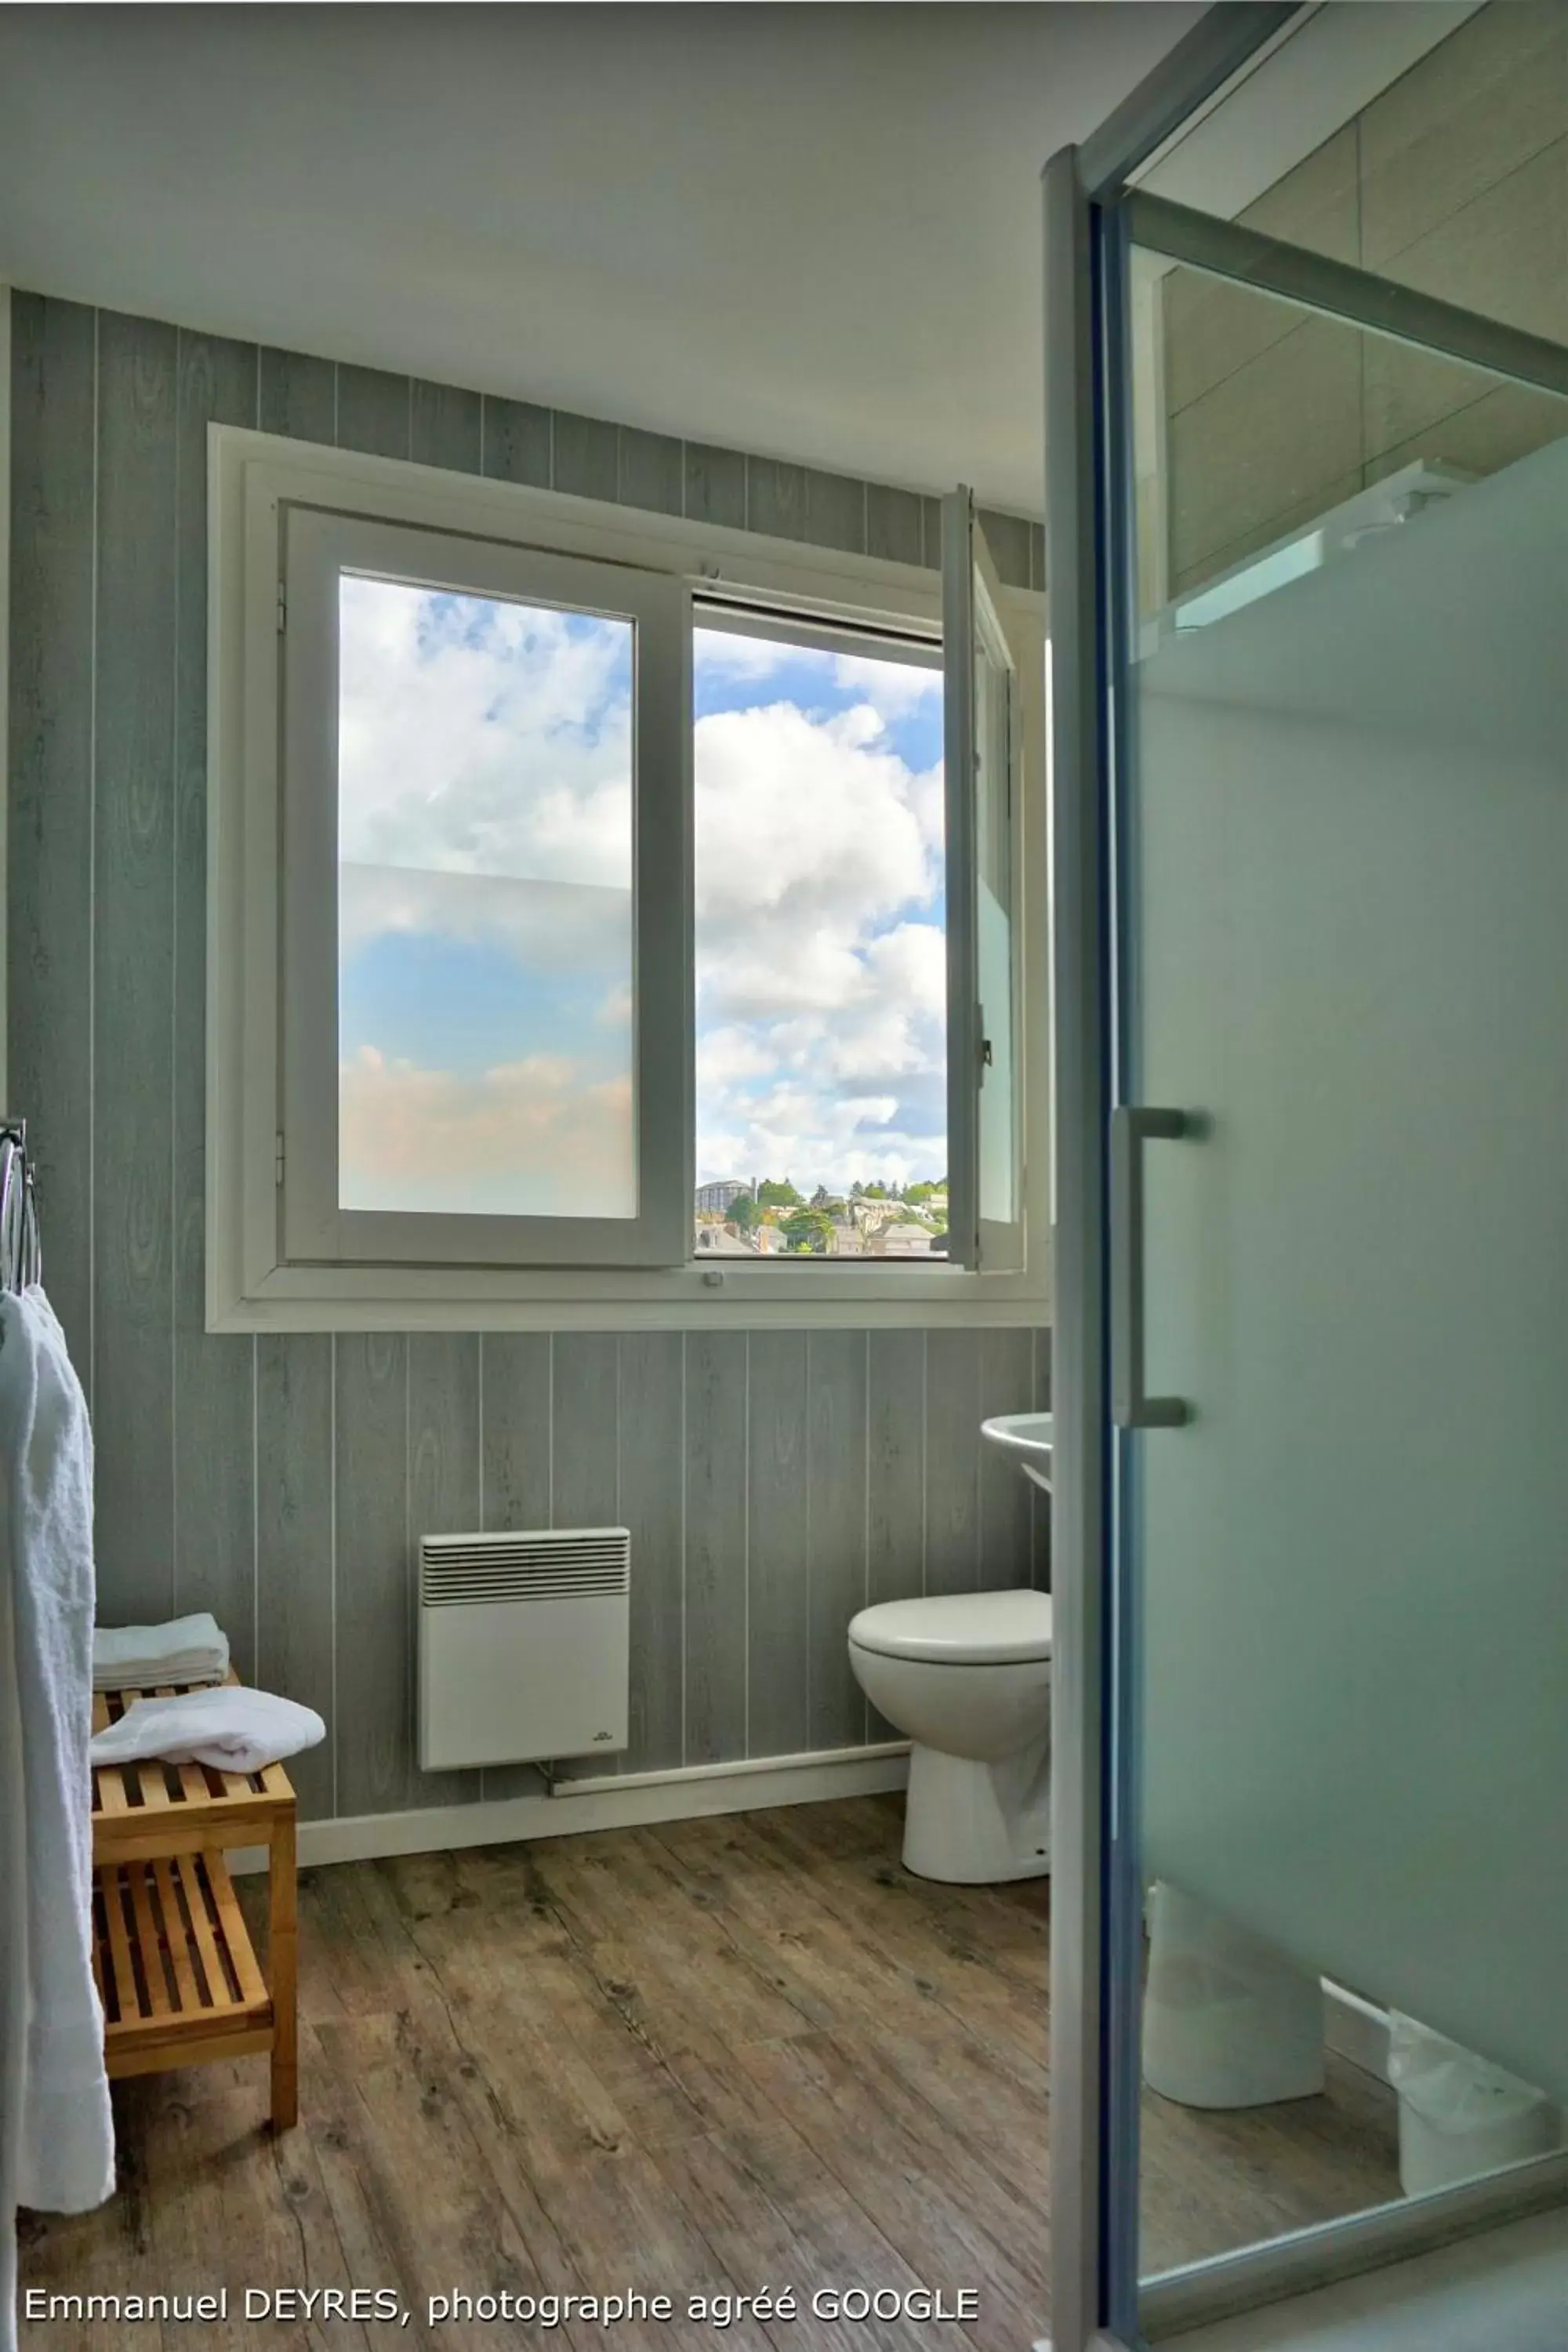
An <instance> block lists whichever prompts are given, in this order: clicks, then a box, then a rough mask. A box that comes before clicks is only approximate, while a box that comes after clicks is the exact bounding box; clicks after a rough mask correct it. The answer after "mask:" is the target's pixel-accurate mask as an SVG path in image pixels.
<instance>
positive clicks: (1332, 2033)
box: [1323, 1977, 1388, 2083]
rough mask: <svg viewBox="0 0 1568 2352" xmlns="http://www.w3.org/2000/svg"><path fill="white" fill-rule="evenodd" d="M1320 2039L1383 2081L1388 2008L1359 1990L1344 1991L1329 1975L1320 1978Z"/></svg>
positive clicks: (1386, 2053)
mask: <svg viewBox="0 0 1568 2352" xmlns="http://www.w3.org/2000/svg"><path fill="white" fill-rule="evenodd" d="M1323 2007H1324V2014H1325V2024H1324V2028H1323V2040H1324V2042H1325V2043H1326V2045H1327V2046H1328V2048H1329V2049H1331V2050H1333V2051H1337V2052H1338V2053H1339V2055H1340V2056H1341V2057H1342V2058H1348V2059H1349V2060H1350V2062H1351V2064H1352V2066H1359V2067H1361V2069H1362V2070H1363V2073H1364V2074H1375V2075H1376V2077H1377V2079H1378V2081H1379V2082H1380V2083H1386V2082H1387V2080H1388V2011H1386V2010H1385V2009H1379V2008H1378V2007H1377V2005H1376V2003H1375V2002H1374V2001H1370V2000H1363V1999H1362V1997H1361V1995H1360V1993H1358V1992H1347V1991H1346V1990H1345V1988H1344V1987H1343V1985H1337V1984H1334V1983H1333V1982H1332V1981H1331V1979H1329V1978H1328V1977H1325V1978H1324V1979H1323Z"/></svg>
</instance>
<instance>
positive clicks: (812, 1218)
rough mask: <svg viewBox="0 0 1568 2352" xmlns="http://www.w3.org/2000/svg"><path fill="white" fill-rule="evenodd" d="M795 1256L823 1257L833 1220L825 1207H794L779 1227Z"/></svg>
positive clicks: (830, 1235) (831, 1230)
mask: <svg viewBox="0 0 1568 2352" xmlns="http://www.w3.org/2000/svg"><path fill="white" fill-rule="evenodd" d="M779 1231H780V1233H782V1234H783V1235H784V1240H785V1241H786V1243H787V1244H789V1247H790V1248H791V1249H792V1250H793V1251H794V1252H795V1254H796V1255H797V1256H808V1257H825V1256H826V1254H827V1250H828V1246H829V1244H830V1243H831V1241H832V1238H833V1220H832V1218H831V1217H830V1216H829V1215H828V1213H827V1212H826V1209H805V1208H802V1209H796V1210H795V1213H794V1214H793V1215H792V1216H788V1217H785V1218H784V1222H783V1223H782V1224H781V1225H780V1227H779Z"/></svg>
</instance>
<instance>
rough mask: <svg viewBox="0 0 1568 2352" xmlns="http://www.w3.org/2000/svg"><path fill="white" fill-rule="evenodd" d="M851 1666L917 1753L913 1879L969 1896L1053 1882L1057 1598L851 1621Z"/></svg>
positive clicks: (911, 1820) (960, 1595) (945, 1602)
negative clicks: (947, 1884) (1002, 1884)
mask: <svg viewBox="0 0 1568 2352" xmlns="http://www.w3.org/2000/svg"><path fill="white" fill-rule="evenodd" d="M849 1663H850V1664H851V1666H852V1667H853V1668H854V1671H855V1678H856V1680H857V1681H858V1684H859V1685H860V1687H861V1689H862V1690H863V1691H864V1692H865V1694H866V1696H867V1697H868V1699H869V1700H870V1701H871V1703H872V1705H873V1706H877V1707H879V1708H880V1710H881V1712H882V1713H883V1714H884V1715H885V1716H886V1717H887V1718H888V1720H889V1723H891V1724H896V1725H897V1727H898V1728H899V1729H900V1731H902V1732H905V1733H907V1734H908V1736H909V1738H910V1740H912V1742H913V1743H914V1745H913V1748H912V1751H911V1753H910V1788H909V1798H908V1801H907V1805H906V1809H905V1814H904V1863H905V1866H906V1868H908V1869H910V1870H912V1871H913V1872H914V1873H915V1874H916V1875H917V1876H918V1877H921V1878H941V1879H946V1880H949V1881H951V1882H952V1883H954V1884H957V1885H966V1886H982V1885H992V1884H994V1882H996V1881H998V1880H1001V1879H1007V1878H1038V1877H1040V1876H1042V1875H1043V1874H1045V1873H1046V1872H1047V1871H1048V1870H1049V1868H1050V1866H1051V1843H1050V1798H1051V1601H1050V1595H1049V1594H1048V1593H1047V1592H1030V1591H1014V1592H953V1593H944V1594H942V1595H941V1596H939V1597H935V1598H933V1599H931V1600H929V1601H881V1602H879V1605H878V1606H877V1607H876V1608H874V1609H862V1610H861V1612H860V1613H859V1615H858V1617H854V1618H852V1619H851V1620H850V1624H849Z"/></svg>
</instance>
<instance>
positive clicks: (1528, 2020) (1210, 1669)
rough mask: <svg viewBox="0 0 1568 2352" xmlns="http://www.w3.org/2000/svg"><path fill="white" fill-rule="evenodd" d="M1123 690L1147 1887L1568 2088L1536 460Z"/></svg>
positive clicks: (1565, 1213)
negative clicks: (1169, 1407)
mask: <svg viewBox="0 0 1568 2352" xmlns="http://www.w3.org/2000/svg"><path fill="white" fill-rule="evenodd" d="M1265 584H1267V583H1265ZM1225 601H1226V600H1224V599H1221V600H1219V602H1220V604H1221V605H1222V606H1223V605H1224V604H1225ZM1211 609H1212V608H1211ZM1154 634H1155V633H1152V632H1151V633H1146V639H1147V642H1149V643H1150V644H1151V645H1152V639H1153V635H1154ZM1132 680H1133V690H1134V694H1135V698H1136V704H1137V726H1136V737H1137V741H1136V756H1135V761H1134V763H1133V766H1134V772H1133V776H1132V779H1131V784H1130V802H1129V810H1128V814H1129V816H1130V819H1131V828H1130V830H1131V902H1130V903H1131V908H1132V927H1133V934H1134V942H1133V944H1134V952H1133V957H1132V973H1133V997H1132V1014H1131V1020H1132V1040H1131V1044H1132V1053H1131V1071H1132V1076H1133V1085H1134V1088H1135V1091H1134V1093H1133V1097H1132V1098H1133V1099H1134V1100H1136V1101H1138V1102H1141V1103H1142V1104H1145V1105H1150V1106H1160V1107H1163V1108H1171V1109H1175V1110H1180V1111H1182V1112H1184V1113H1187V1114H1199V1115H1201V1118H1202V1122H1203V1125H1202V1129H1201V1132H1200V1133H1199V1134H1198V1135H1197V1136H1196V1137H1195V1138H1183V1139H1168V1138H1161V1137H1159V1136H1155V1137H1153V1138H1152V1139H1149V1140H1148V1141H1146V1142H1145V1143H1144V1144H1143V1146H1142V1171H1143V1176H1144V1184H1145V1193H1144V1200H1143V1234H1144V1243H1145V1255H1144V1268H1143V1286H1142V1287H1143V1306H1144V1311H1145V1316H1146V1328H1145V1332H1144V1367H1143V1369H1144V1374H1145V1382H1146V1386H1147V1389H1148V1390H1149V1391H1151V1392H1152V1393H1153V1394H1156V1395H1164V1396H1168V1397H1172V1398H1178V1399H1181V1400H1184V1402H1186V1404H1187V1405H1188V1407H1189V1408H1190V1418H1189V1419H1188V1420H1187V1421H1186V1422H1185V1423H1184V1424H1182V1425H1178V1426H1170V1427H1163V1428H1162V1427H1155V1428H1148V1429H1143V1430H1141V1431H1139V1432H1137V1433H1135V1434H1132V1435H1130V1436H1129V1437H1127V1438H1125V1439H1124V1440H1123V1441H1122V1443H1123V1444H1125V1445H1127V1446H1128V1447H1130V1448H1131V1449H1133V1453H1132V1462H1131V1470H1132V1478H1131V1489H1130V1491H1131V1496H1132V1509H1131V1521H1130V1528H1131V1535H1130V1540H1131V1542H1132V1543H1133V1546H1134V1558H1133V1573H1134V1598H1135V1604H1136V1606H1137V1608H1138V1610H1139V1611H1140V1612H1141V1629H1142V1643H1141V1661H1140V1662H1141V1685H1142V1686H1141V1691H1140V1694H1139V1699H1140V1706H1141V1717H1142V1765H1141V1776H1142V1778H1141V1811H1142V1864H1143V1871H1144V1874H1145V1876H1146V1877H1147V1878H1150V1879H1168V1880H1170V1881H1171V1882H1173V1884H1175V1885H1179V1886H1181V1887H1182V1888H1184V1889H1185V1890H1186V1891H1187V1892H1188V1893H1189V1894H1191V1895H1194V1896H1195V1897H1197V1898H1198V1899H1199V1900H1201V1901H1202V1902H1205V1903H1207V1904H1210V1905H1212V1906H1215V1908H1216V1909H1217V1910H1219V1911H1221V1912H1223V1913H1225V1914H1226V1915H1227V1916H1229V1917H1230V1918H1232V1919H1234V1920H1235V1921H1237V1922H1238V1923H1239V1924H1240V1925H1242V1926H1243V1927H1247V1928H1249V1929H1251V1930H1252V1931H1254V1932H1255V1933H1256V1934H1258V1936H1261V1937H1266V1938H1267V1939H1268V1941H1270V1942H1271V1943H1273V1944H1275V1945H1277V1946H1278V1947H1279V1948H1280V1949H1281V1950H1283V1951H1284V1952H1285V1953H1287V1954H1288V1955H1289V1956H1290V1957H1291V1958H1293V1959H1295V1960H1297V1961H1298V1962H1299V1963H1300V1965H1301V1966H1302V1967H1303V1968H1304V1969H1308V1970H1310V1971H1312V1972H1317V1973H1321V1974H1324V1975H1327V1976H1329V1977H1331V1978H1333V1979H1338V1980H1339V1981H1340V1982H1342V1983H1344V1984H1347V1985H1350V1986H1352V1987H1353V1988H1355V1989H1356V1990H1358V1991H1360V1992H1362V1993H1363V1994H1365V1995H1367V1996H1369V1997H1370V1998H1371V1999H1372V2000H1374V2001H1378V2002H1381V2003H1384V2004H1386V2005H1388V2006H1391V2007H1394V2008H1396V2009H1400V2010H1404V2011H1408V2012H1410V2013H1411V2014H1413V2015H1414V2016H1415V2017H1418V2018H1420V2019H1422V2020H1423V2021H1426V2022H1427V2023H1429V2024H1431V2025H1433V2026H1435V2027H1436V2028H1437V2029H1439V2030H1440V2031H1441V2032H1444V2033H1446V2034H1448V2035H1450V2036H1451V2037H1452V2038H1453V2039H1454V2040H1455V2041H1458V2042H1461V2043H1463V2044H1465V2045H1466V2046H1467V2047H1468V2048H1469V2049H1471V2050H1474V2051H1477V2052H1479V2053H1484V2054H1485V2055H1487V2056H1488V2057H1490V2058H1492V2059H1495V2060H1496V2061H1498V2062H1500V2063H1502V2064H1503V2065H1505V2066H1507V2067H1509V2068H1511V2069H1512V2070H1514V2071H1515V2072H1516V2073H1517V2074H1521V2075H1522V2076H1524V2077H1525V2078H1526V2079H1527V2080H1529V2081H1531V2082H1533V2083H1537V2084H1541V2085H1542V2086H1543V2087H1544V2088H1546V2089H1547V2090H1549V2091H1550V2092H1551V2093H1552V2095H1554V2096H1555V2097H1557V2098H1559V2099H1568V443H1564V442H1558V443H1556V444H1554V445H1552V446H1548V447H1545V448H1542V449H1540V450H1538V451H1537V452H1536V454H1534V455H1533V456H1529V457H1524V458H1523V459H1521V461H1520V462H1518V463H1516V464H1513V465H1510V466H1508V467H1506V468H1505V469H1504V470H1502V471H1500V472H1498V473H1496V474H1494V475H1492V476H1491V477H1490V478H1489V479H1486V480H1482V481H1479V482H1475V483H1473V484H1470V485H1468V486H1467V487H1464V488H1460V489H1458V491H1457V492H1456V493H1455V494H1454V495H1452V496H1450V497H1447V498H1445V499H1442V500H1440V501H1438V502H1436V503H1434V504H1433V505H1431V506H1430V507H1429V508H1427V509H1425V510H1422V511H1416V512H1414V513H1413V514H1412V515H1411V517H1410V519H1409V520H1406V521H1404V522H1402V523H1399V524H1398V525H1396V526H1394V527H1390V528H1387V529H1384V530H1375V531H1372V532H1370V533H1368V534H1367V535H1365V536H1363V537H1359V538H1357V539H1355V541H1353V543H1352V544H1349V545H1347V546H1345V547H1344V548H1343V549H1342V550H1341V551H1339V552H1338V553H1337V554H1336V556H1335V558H1334V560H1333V561H1325V562H1321V564H1320V565H1318V566H1317V568H1310V569H1308V570H1306V572H1304V575H1303V576H1300V577H1297V578H1294V579H1289V578H1287V579H1286V580H1285V583H1284V584H1281V585H1276V586H1273V587H1272V588H1270V589H1269V590H1268V593H1260V594H1258V595H1257V596H1256V597H1255V599H1254V601H1252V602H1250V603H1246V604H1240V605H1238V606H1237V607H1236V608H1234V609H1229V610H1223V609H1222V610H1221V611H1219V613H1218V614H1217V616H1216V617H1213V618H1210V619H1208V620H1207V621H1206V624H1205V625H1199V626H1193V627H1189V628H1186V629H1176V630H1173V631H1167V632H1165V633H1163V635H1162V637H1161V641H1160V642H1159V643H1158V644H1157V646H1153V647H1152V650H1149V651H1147V653H1146V655H1145V657H1144V658H1143V659H1142V660H1141V661H1140V662H1139V663H1138V664H1137V665H1136V666H1135V667H1134V669H1133V672H1132Z"/></svg>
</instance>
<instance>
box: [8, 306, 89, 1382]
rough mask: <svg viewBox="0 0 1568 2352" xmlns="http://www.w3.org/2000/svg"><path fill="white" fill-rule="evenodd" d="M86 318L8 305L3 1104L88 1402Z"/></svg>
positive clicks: (69, 309) (70, 310)
mask: <svg viewBox="0 0 1568 2352" xmlns="http://www.w3.org/2000/svg"><path fill="white" fill-rule="evenodd" d="M97 348H98V322H97V319H96V316H95V314H94V313H93V312H92V311H91V310H82V309H80V308H79V306H78V305H77V304H76V303H74V302H57V301H53V300H48V301H46V300H45V299H44V298H43V297H42V296H41V295H37V294H17V295H15V296H13V298H12V368H13V395H12V411H11V466H12V477H13V483H14V493H15V494H14V503H13V514H12V546H11V666H10V667H11V709H10V763H11V775H10V824H9V836H10V838H9V860H10V906H9V916H10V920H9V924H8V937H7V941H6V951H7V957H8V966H9V1003H10V1023H11V1041H10V1042H11V1053H10V1068H9V1086H10V1093H11V1101H10V1102H9V1104H7V1105H6V1106H5V1108H6V1109H7V1110H9V1111H11V1112H12V1113H14V1114H15V1115H16V1116H25V1117H26V1120H27V1141H28V1146H29V1149H30V1150H31V1152H32V1154H33V1159H34V1162H35V1166H36V1169H37V1186H38V1196H39V1200H40V1202H41V1203H42V1212H43V1216H44V1218H45V1220H46V1221H47V1223H46V1231H45V1236H44V1238H45V1244H46V1247H47V1255H48V1279H49V1297H50V1298H51V1299H52V1300H53V1302H54V1306H55V1310H56V1312H57V1313H58V1316H59V1318H60V1321H61V1322H62V1324H63V1325H64V1327H65V1333H66V1338H67V1339H68V1342H69V1345H70V1349H71V1353H72V1356H73V1358H74V1359H75V1361H76V1365H77V1368H78V1370H79V1373H80V1376H81V1379H82V1381H83V1383H84V1385H85V1387H86V1389H87V1391H88V1396H89V1402H90V1400H91V1395H92V1331H93V1300H92V1234H91V1222H92V1219H91V1202H92V1096H91V1072H92V994H91V981H92V969H93V963H92V944H91V942H92V920H93V909H92V850H91V844H92V696H93V675H92V672H93V660H92V655H93V605H94V593H95V592H94V573H93V538H94V529H93V444H94V435H95V414H94V393H95V386H96V371H97Z"/></svg>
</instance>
